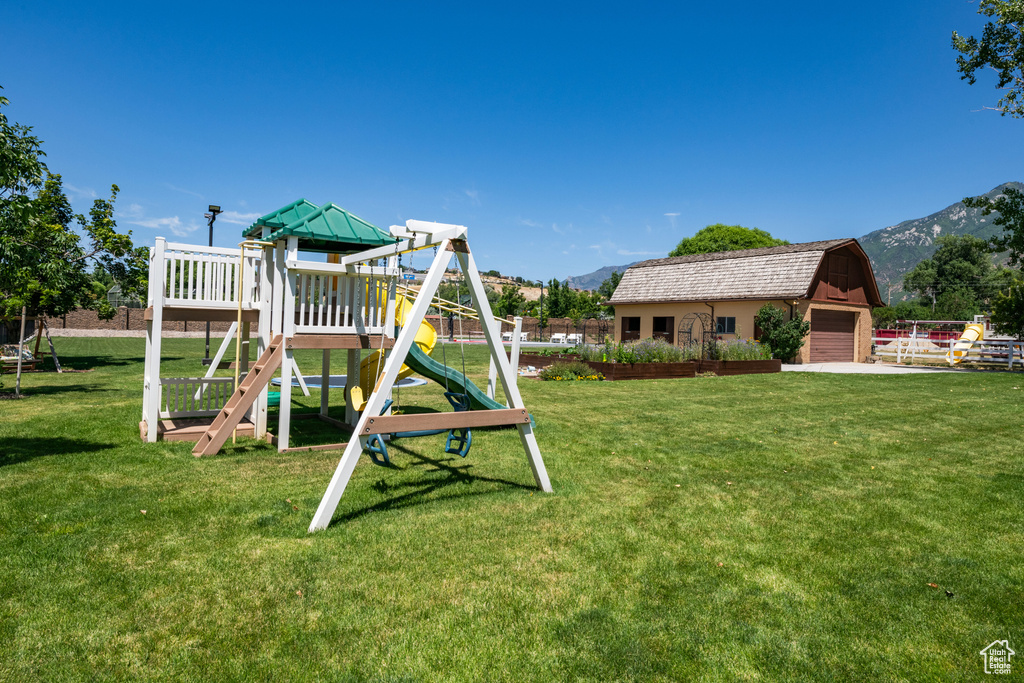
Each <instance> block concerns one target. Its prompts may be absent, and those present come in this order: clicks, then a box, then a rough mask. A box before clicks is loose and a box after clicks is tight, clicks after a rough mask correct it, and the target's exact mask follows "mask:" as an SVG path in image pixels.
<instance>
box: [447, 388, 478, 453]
mask: <svg viewBox="0 0 1024 683" xmlns="http://www.w3.org/2000/svg"><path fill="white" fill-rule="evenodd" d="M444 397H445V398H446V399H448V402H449V403H451V404H452V408H453V409H454V410H455V412H457V413H461V412H465V411H467V410H469V395H468V394H464V393H456V392H454V391H446V392H444ZM472 445H473V432H472V431H471V430H470V429H469V428H468V427H466V428H457V429H449V430H448V439H447V441H445V443H444V452H445V453H450V454H452V455H457V456H459V457H460V458H465V457H466V456H467V455H469V447H470V446H472Z"/></svg>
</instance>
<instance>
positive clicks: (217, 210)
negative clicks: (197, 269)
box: [203, 204, 224, 365]
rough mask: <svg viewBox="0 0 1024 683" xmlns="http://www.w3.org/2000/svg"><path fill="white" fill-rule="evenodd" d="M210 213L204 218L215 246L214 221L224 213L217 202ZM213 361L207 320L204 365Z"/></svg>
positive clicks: (204, 215)
mask: <svg viewBox="0 0 1024 683" xmlns="http://www.w3.org/2000/svg"><path fill="white" fill-rule="evenodd" d="M209 210H210V213H204V214H203V218H205V219H206V221H207V222H206V224H207V225H208V226H209V227H210V246H211V247H212V246H213V222H214V221H215V220H217V214H219V213H224V212H223V211H221V210H220V207H219V206H217V205H215V204H210V209H209ZM211 362H213V361H212V360H211V359H210V321H209V320H207V321H206V356H205V357H204V358H203V365H209V364H210V363H211Z"/></svg>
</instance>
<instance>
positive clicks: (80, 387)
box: [12, 382, 120, 398]
mask: <svg viewBox="0 0 1024 683" xmlns="http://www.w3.org/2000/svg"><path fill="white" fill-rule="evenodd" d="M12 386H13V385H12ZM69 391H74V392H83V391H85V392H89V393H110V392H112V391H120V390H119V389H110V388H102V389H101V388H100V385H99V384H97V383H95V382H89V383H86V382H81V383H78V382H76V383H74V384H68V385H66V386H61V385H58V384H50V385H43V386H37V387H27V388H23V389H22V392H21V393H23V394H25V398H32V397H33V396H49V395H51V394H64V393H67V392H69Z"/></svg>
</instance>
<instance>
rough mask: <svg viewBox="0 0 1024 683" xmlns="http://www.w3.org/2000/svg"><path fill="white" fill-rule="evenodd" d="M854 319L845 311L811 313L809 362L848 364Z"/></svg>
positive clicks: (851, 350) (851, 357) (816, 311)
mask: <svg viewBox="0 0 1024 683" xmlns="http://www.w3.org/2000/svg"><path fill="white" fill-rule="evenodd" d="M855 320H856V318H855V317H854V314H853V313H847V312H845V311H819V310H812V311H811V362H812V363H830V362H841V363H850V362H853V361H854V360H856V359H855V358H854V357H853V328H854V321H855Z"/></svg>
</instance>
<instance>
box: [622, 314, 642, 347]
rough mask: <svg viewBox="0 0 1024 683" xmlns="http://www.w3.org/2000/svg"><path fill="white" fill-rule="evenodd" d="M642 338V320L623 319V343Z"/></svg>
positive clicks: (635, 318)
mask: <svg viewBox="0 0 1024 683" xmlns="http://www.w3.org/2000/svg"><path fill="white" fill-rule="evenodd" d="M639 338H640V318H639V316H638V317H631V318H626V317H623V318H622V341H633V340H634V339H639Z"/></svg>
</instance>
